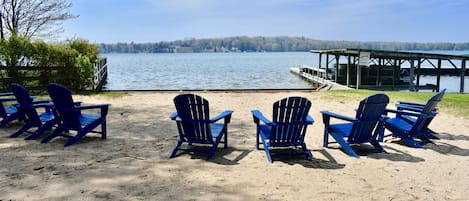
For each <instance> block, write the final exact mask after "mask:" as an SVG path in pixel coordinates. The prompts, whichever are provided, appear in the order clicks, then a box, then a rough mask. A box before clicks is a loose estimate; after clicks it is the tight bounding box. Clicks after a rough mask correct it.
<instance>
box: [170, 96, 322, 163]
mask: <svg viewBox="0 0 469 201" xmlns="http://www.w3.org/2000/svg"><path fill="white" fill-rule="evenodd" d="M174 104H175V106H176V112H175V113H173V114H172V115H171V116H170V118H171V119H172V120H175V121H176V125H177V129H178V131H179V139H178V141H177V144H176V146H175V147H174V149H173V151H172V152H171V154H170V158H172V157H174V156H175V154H176V152H177V151H178V150H185V151H194V152H206V153H208V156H207V160H208V159H210V158H211V157H212V156H213V155H214V153H215V151H216V149H217V147H218V144H219V143H223V144H224V148H226V147H227V145H228V124H229V123H230V119H231V115H232V113H233V111H231V110H226V111H224V112H223V113H221V114H220V115H218V116H216V117H215V118H210V113H209V103H208V101H207V100H206V99H204V98H202V97H200V96H198V95H195V94H181V95H178V96H176V97H175V98H174ZM310 107H311V102H310V101H308V100H307V99H306V98H302V97H289V98H285V99H282V100H280V101H278V102H276V103H274V113H273V117H274V118H273V121H270V120H268V119H267V118H265V117H264V116H263V115H262V113H261V112H260V111H259V110H253V111H252V114H253V117H254V122H255V123H256V125H257V129H256V136H257V137H256V139H257V141H256V147H257V148H258V149H259V145H260V144H263V146H264V150H265V153H266V154H267V158H268V160H269V162H271V163H272V155H277V154H279V155H280V154H288V155H291V154H295V155H296V154H302V155H306V156H307V158H308V159H311V154H310V152H309V151H308V150H307V148H306V144H305V143H304V137H305V134H306V127H307V125H309V124H312V123H313V122H314V121H313V119H312V118H311V116H309V115H308V112H309V109H310ZM221 119H224V122H223V123H216V122H217V121H219V120H221ZM259 138H261V139H262V143H260V142H259ZM222 139H223V140H222ZM184 142H187V143H188V144H189V145H192V144H201V145H210V148H209V149H208V150H207V149H202V148H198V149H197V148H192V149H191V148H189V149H187V148H181V145H182V143H184ZM273 147H301V151H300V152H297V151H295V152H288V153H284V152H281V153H274V152H273V150H272V148H273Z"/></svg>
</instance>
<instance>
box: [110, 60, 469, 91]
mask: <svg viewBox="0 0 469 201" xmlns="http://www.w3.org/2000/svg"><path fill="white" fill-rule="evenodd" d="M102 56H103V57H106V58H107V61H108V71H109V74H108V83H107V84H106V85H105V88H106V89H108V90H201V89H202V90H203V89H209V90H210V89H212V90H213V89H309V88H311V85H309V83H308V82H306V81H303V80H302V79H300V78H299V77H298V76H296V75H294V74H292V73H290V67H292V66H299V65H300V64H304V65H309V66H314V65H316V63H315V62H317V61H316V60H317V55H315V54H311V53H309V52H281V53H180V54H103V55H102ZM465 80H466V81H465V89H466V90H465V91H466V92H468V91H469V78H467V77H466V79H465ZM420 83H421V84H425V83H431V84H435V83H436V79H435V78H434V77H422V78H421V82H420ZM441 87H442V88H448V91H452V92H458V91H459V77H442V80H441Z"/></svg>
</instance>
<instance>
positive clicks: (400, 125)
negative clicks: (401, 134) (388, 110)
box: [386, 118, 412, 132]
mask: <svg viewBox="0 0 469 201" xmlns="http://www.w3.org/2000/svg"><path fill="white" fill-rule="evenodd" d="M386 125H387V126H392V127H394V128H397V129H399V130H402V131H405V132H409V131H410V130H412V124H409V123H408V122H406V121H405V120H403V119H400V118H391V119H388V120H386Z"/></svg>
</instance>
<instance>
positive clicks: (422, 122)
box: [321, 89, 446, 157]
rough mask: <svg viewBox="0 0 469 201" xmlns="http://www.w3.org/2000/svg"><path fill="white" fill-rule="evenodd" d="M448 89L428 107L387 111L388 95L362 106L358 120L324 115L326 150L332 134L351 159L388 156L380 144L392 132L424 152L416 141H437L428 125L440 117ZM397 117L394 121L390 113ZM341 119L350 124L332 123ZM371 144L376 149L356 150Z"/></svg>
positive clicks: (402, 104) (400, 106)
mask: <svg viewBox="0 0 469 201" xmlns="http://www.w3.org/2000/svg"><path fill="white" fill-rule="evenodd" d="M445 91H446V89H443V90H442V91H441V92H439V93H437V94H435V95H434V96H433V97H431V98H430V99H429V100H428V101H427V103H426V104H419V103H411V102H404V101H400V102H399V103H398V104H397V105H396V107H397V109H396V110H393V109H387V108H386V106H387V104H388V103H389V97H388V96H387V95H385V94H375V95H372V96H370V97H368V98H365V99H364V100H362V101H361V102H360V105H359V107H358V109H357V110H356V116H355V118H351V117H346V116H343V115H339V114H334V113H331V112H328V111H321V113H322V115H323V122H324V125H325V129H324V144H323V146H324V147H328V144H329V140H328V136H329V134H330V135H331V136H332V137H333V138H334V139H335V141H336V142H337V143H339V144H340V146H341V148H342V149H343V150H344V151H345V152H346V153H347V154H349V155H350V156H353V157H359V155H358V154H357V152H362V151H375V152H385V151H384V149H383V147H382V146H381V145H380V144H379V142H382V141H383V138H384V137H385V135H384V130H385V129H388V130H389V131H391V132H392V134H390V135H386V136H394V137H399V138H401V139H402V140H403V141H404V142H405V143H406V144H407V145H409V146H411V147H416V148H421V147H422V146H421V144H420V143H419V142H417V141H416V140H415V138H418V139H421V141H422V142H424V143H428V142H430V139H435V138H437V137H436V136H435V135H433V132H432V131H431V130H430V129H429V128H428V125H429V124H430V122H431V121H432V120H433V118H434V117H435V115H436V114H437V108H436V106H437V104H438V103H439V102H440V101H441V99H442V97H443V95H444V93H445ZM391 112H392V113H395V114H396V116H395V117H393V118H391V117H388V116H386V115H387V113H391ZM331 118H337V119H341V120H344V121H348V122H349V123H337V124H331V122H330V119H331ZM367 142H368V143H370V144H371V145H372V146H373V148H371V149H370V148H367V149H352V145H359V144H362V143H367Z"/></svg>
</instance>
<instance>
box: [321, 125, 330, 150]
mask: <svg viewBox="0 0 469 201" xmlns="http://www.w3.org/2000/svg"><path fill="white" fill-rule="evenodd" d="M328 144H329V131H328V130H327V127H326V128H324V141H323V143H322V146H323V147H326V148H327V146H328Z"/></svg>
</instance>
